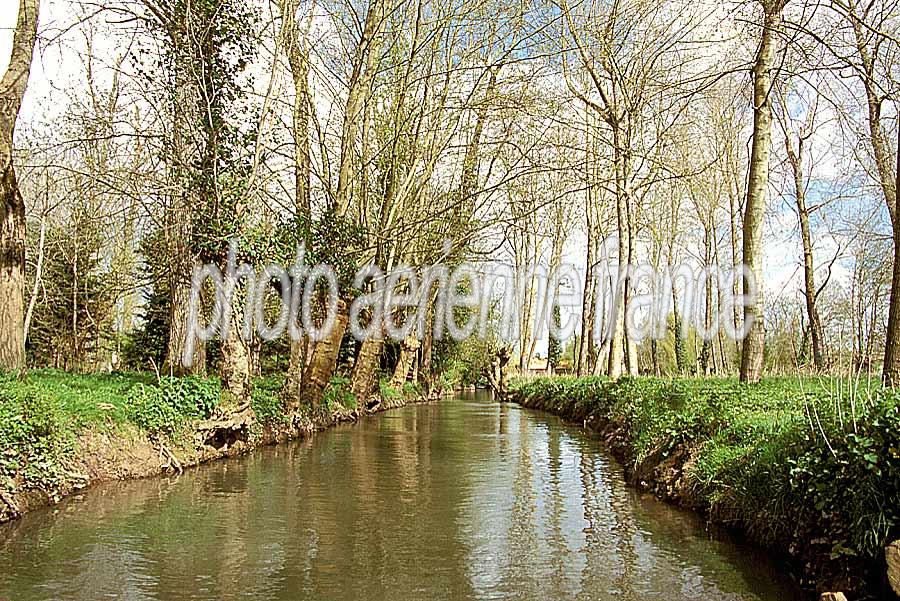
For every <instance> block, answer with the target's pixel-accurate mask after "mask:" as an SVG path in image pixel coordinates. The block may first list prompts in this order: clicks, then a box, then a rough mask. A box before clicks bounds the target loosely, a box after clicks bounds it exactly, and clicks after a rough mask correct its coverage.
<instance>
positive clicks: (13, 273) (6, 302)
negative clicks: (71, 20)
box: [0, 0, 40, 370]
mask: <svg viewBox="0 0 900 601" xmlns="http://www.w3.org/2000/svg"><path fill="white" fill-rule="evenodd" d="M39 8H40V2H39V0H20V1H19V16H18V21H17V24H16V29H15V32H14V34H13V49H12V55H11V56H10V62H9V67H7V69H6V73H4V75H3V79H2V80H0V370H20V369H23V368H24V367H25V199H24V198H23V197H22V192H21V191H20V190H19V183H18V180H17V179H16V170H15V167H14V165H13V160H12V155H13V138H14V135H15V129H16V120H17V119H18V116H19V109H20V108H21V106H22V99H23V98H24V96H25V88H26V87H27V85H28V77H29V75H30V73H31V60H32V56H33V54H34V45H35V40H36V39H37V18H38V12H39Z"/></svg>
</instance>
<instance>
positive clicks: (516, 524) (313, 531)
mask: <svg viewBox="0 0 900 601" xmlns="http://www.w3.org/2000/svg"><path fill="white" fill-rule="evenodd" d="M799 598H800V596H799V595H798V594H797V592H796V591H795V590H794V589H793V588H792V586H791V584H790V583H789V582H788V581H787V579H786V578H785V577H784V576H783V575H781V574H780V572H779V570H778V569H777V567H776V566H775V565H774V564H773V563H772V561H770V560H769V559H768V558H766V556H765V555H764V554H762V553H760V552H758V551H755V550H754V549H752V548H750V547H747V546H742V545H740V544H737V543H736V542H734V541H730V540H727V539H725V538H722V537H721V536H713V535H711V534H710V533H709V532H707V530H706V529H705V528H704V525H703V523H702V522H701V521H700V520H699V519H697V518H696V517H695V516H693V515H690V514H686V513H683V512H681V511H678V510H676V509H674V508H672V507H669V506H667V505H665V504H662V503H659V502H657V501H655V500H653V499H652V498H649V497H648V496H646V495H641V494H639V493H637V492H635V491H633V490H632V489H629V488H627V487H626V485H625V483H624V481H623V478H622V474H621V471H620V469H619V467H618V466H617V465H616V464H615V462H614V461H612V460H611V459H610V458H609V456H608V455H607V454H606V453H605V452H604V451H603V449H602V448H601V446H600V445H599V444H598V443H597V441H595V440H592V439H591V438H590V437H589V436H588V435H586V434H584V433H583V432H582V431H581V430H580V429H578V428H575V427H571V426H568V425H566V424H564V423H563V422H562V421H561V420H559V419H557V418H555V417H553V416H549V415H546V414H542V413H536V412H532V411H529V410H525V409H522V408H519V407H518V406H515V405H499V404H496V403H493V402H491V401H490V400H489V399H485V398H470V399H468V400H465V399H457V400H453V401H445V402H442V403H437V404H432V405H418V406H411V407H407V408H405V409H399V410H395V411H391V412H387V413H384V414H381V415H379V416H377V417H371V418H367V419H365V420H363V421H361V422H360V423H358V424H353V425H346V426H340V427H337V428H334V429H332V430H329V431H327V432H324V433H321V434H318V435H316V436H314V437H312V438H310V439H308V440H305V441H301V442H297V443H293V444H287V445H282V446H278V447H272V448H268V449H261V450H258V451H255V452H254V453H253V454H252V455H250V456H248V457H243V458H239V459H230V460H225V461H220V462H216V463H212V464H209V465H206V466H203V467H201V468H198V469H194V470H190V471H188V472H187V473H185V474H183V475H182V476H180V477H177V478H174V477H173V478H169V479H150V480H145V481H136V482H124V483H111V484H107V485H101V486H98V487H95V488H92V489H90V490H88V491H86V492H85V493H84V494H83V495H80V496H78V497H73V498H71V499H69V500H66V501H64V502H63V503H61V504H60V505H59V506H58V507H55V508H53V509H47V510H41V511H36V512H34V513H31V514H28V515H26V516H25V517H24V518H23V519H21V520H19V521H17V522H15V523H11V524H7V525H4V526H0V599H8V600H9V601H30V600H48V599H61V600H66V601H73V600H76V601H77V600H84V601H96V600H100V599H122V600H145V599H147V600H150V599H157V600H167V601H168V600H172V601H175V600H178V601H181V600H186V599H204V600H216V601H222V600H231V599H248V600H254V601H268V600H295V599H297V600H301V599H315V600H323V601H325V600H328V601H331V600H335V601H336V600H384V601H404V600H417V601H418V600H421V601H430V600H439V599H448V600H456V599H459V600H464V599H473V600H474V599H510V600H513V599H514V600H517V601H518V600H534V601H538V600H540V601H553V600H563V599H584V600H588V599H596V600H607V599H609V600H613V599H616V600H626V601H630V600H635V601H637V600H641V601H643V600H655V599H659V600H663V599H665V600H666V601H676V600H682V599H685V600H686V599H693V600H703V601H717V600H726V599H727V600H767V601H768V600H771V601H784V600H788V601H789V600H791V599H799Z"/></svg>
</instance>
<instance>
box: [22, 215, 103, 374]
mask: <svg viewBox="0 0 900 601" xmlns="http://www.w3.org/2000/svg"><path fill="white" fill-rule="evenodd" d="M102 234H103V232H102V228H101V226H100V224H99V223H98V222H97V221H96V220H94V219H93V218H92V217H91V216H90V215H89V209H88V208H87V207H85V206H78V207H76V208H75V209H74V210H73V211H72V214H71V215H69V217H68V220H67V221H66V222H64V223H60V224H56V225H51V226H50V227H49V228H48V231H47V236H46V238H47V240H46V242H45V257H44V268H43V272H42V274H41V284H42V287H41V294H40V297H39V299H38V302H37V303H36V304H35V309H34V315H33V317H32V322H31V330H30V332H29V338H28V353H29V357H30V361H31V363H32V364H34V365H39V366H52V367H58V368H65V369H82V368H83V367H84V364H85V362H86V361H87V359H88V357H89V355H97V354H98V353H99V351H100V350H101V349H100V345H101V344H102V343H103V342H104V341H105V340H108V339H109V337H110V335H111V322H110V319H111V315H112V310H113V306H112V305H113V295H112V292H111V290H110V286H109V282H108V281H107V277H106V275H107V274H106V273H105V271H104V269H102V268H101V262H102V259H103V257H102V254H101V248H102V245H103V236H102ZM32 277H33V276H32Z"/></svg>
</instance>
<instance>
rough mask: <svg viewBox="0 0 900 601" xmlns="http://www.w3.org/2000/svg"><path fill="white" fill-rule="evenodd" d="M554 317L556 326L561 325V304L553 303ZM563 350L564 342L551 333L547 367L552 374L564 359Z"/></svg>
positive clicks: (548, 344)
mask: <svg viewBox="0 0 900 601" xmlns="http://www.w3.org/2000/svg"><path fill="white" fill-rule="evenodd" d="M552 319H553V323H554V324H556V327H559V324H560V321H561V317H560V311H559V305H556V304H554V305H553V318H552ZM562 350H563V349H562V342H561V341H560V340H559V339H558V338H557V337H556V336H554V335H553V334H552V333H551V334H550V340H549V342H548V343H547V367H548V368H549V370H548V371H549V372H550V374H553V373H554V372H555V371H556V368H557V367H559V362H560V361H561V360H562Z"/></svg>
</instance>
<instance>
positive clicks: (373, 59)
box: [303, 0, 389, 407]
mask: <svg viewBox="0 0 900 601" xmlns="http://www.w3.org/2000/svg"><path fill="white" fill-rule="evenodd" d="M388 4H389V2H388V1H387V0H373V2H372V3H371V4H369V7H368V11H367V13H366V20H365V25H364V27H363V32H362V37H361V39H360V40H359V43H358V45H357V47H356V51H355V53H354V56H353V64H352V72H351V75H350V82H349V86H348V90H347V103H346V106H345V108H344V120H343V124H342V131H341V154H340V163H339V168H338V185H337V190H336V192H335V195H334V197H333V198H332V199H331V202H330V205H331V206H330V209H331V211H332V212H333V217H334V219H345V218H346V217H347V213H348V211H349V210H350V207H351V206H352V205H353V204H354V199H355V198H356V197H357V194H356V193H355V186H357V184H358V182H356V181H355V169H356V168H357V167H358V164H359V162H360V161H359V160H358V156H357V144H358V142H359V138H360V136H361V133H362V131H363V125H364V121H365V108H366V102H367V101H368V99H369V96H370V95H371V91H372V82H373V81H374V79H375V71H376V67H377V65H376V63H377V60H378V58H379V53H380V48H381V28H382V26H383V24H384V20H385V14H386V13H387V12H389V6H388ZM349 311H350V309H349V303H348V302H347V300H346V299H344V298H339V299H338V303H337V314H336V318H335V323H334V326H333V327H332V329H331V331H330V332H329V333H328V335H327V336H326V337H325V339H324V340H319V341H317V342H316V343H315V344H313V345H311V347H312V348H311V351H310V354H311V356H310V360H309V365H308V366H307V368H306V372H305V376H304V384H303V391H304V395H305V397H306V398H307V399H308V400H309V402H310V403H311V404H312V405H313V406H314V407H315V406H318V404H319V402H320V401H321V400H322V395H323V394H324V392H325V388H326V387H327V386H328V382H329V381H330V380H331V377H332V376H333V375H334V371H335V369H336V368H337V361H338V354H339V352H340V348H341V341H342V340H343V338H344V333H345V332H346V331H347V325H348V323H349V321H350V316H349Z"/></svg>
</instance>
